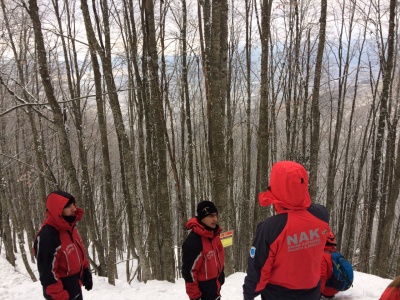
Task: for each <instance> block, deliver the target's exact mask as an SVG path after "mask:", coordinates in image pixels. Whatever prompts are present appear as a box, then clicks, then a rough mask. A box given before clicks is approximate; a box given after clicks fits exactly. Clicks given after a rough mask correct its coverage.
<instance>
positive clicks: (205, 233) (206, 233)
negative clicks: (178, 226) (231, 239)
mask: <svg viewBox="0 0 400 300" xmlns="http://www.w3.org/2000/svg"><path fill="white" fill-rule="evenodd" d="M186 228H187V229H188V230H190V229H191V230H193V231H194V232H195V233H197V234H198V235H200V236H202V237H205V238H210V239H212V238H213V237H215V236H216V235H217V234H218V233H220V232H221V228H220V227H219V226H218V225H217V227H215V230H207V229H206V228H205V227H204V225H203V224H202V223H201V222H199V220H198V219H197V218H196V217H193V218H191V219H190V220H189V221H188V222H187V223H186Z"/></svg>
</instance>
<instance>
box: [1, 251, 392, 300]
mask: <svg viewBox="0 0 400 300" xmlns="http://www.w3.org/2000/svg"><path fill="white" fill-rule="evenodd" d="M1 250H2V251H1V254H0V300H28V299H43V297H42V287H41V285H40V282H39V281H37V282H32V280H31V279H30V277H29V275H28V274H27V272H26V270H25V267H24V265H23V263H22V260H21V258H20V257H19V255H18V254H17V266H16V267H15V268H14V267H12V266H11V264H9V263H8V262H7V260H6V259H5V254H4V253H5V251H4V249H1ZM31 266H32V268H33V270H34V272H35V275H37V269H36V265H35V264H32V265H31ZM123 266H124V264H119V265H118V267H119V268H120V269H119V274H120V279H118V280H116V285H115V286H112V285H110V284H108V282H107V278H104V277H99V276H96V275H93V282H94V283H93V289H92V290H91V291H86V290H83V298H84V300H90V299H96V300H101V299H104V300H106V299H107V300H110V299H119V300H125V299H126V300H128V299H139V300H146V299H149V300H150V299H158V300H188V297H187V296H186V292H185V283H184V280H183V279H182V278H180V279H178V280H176V282H175V283H170V282H166V281H156V280H152V281H149V282H147V283H146V284H144V283H141V282H138V281H137V280H133V281H132V282H131V284H128V283H127V282H126V280H125V279H124V278H123V276H124V275H123V274H124V272H125V270H124V269H123ZM245 275H246V274H245V273H241V272H238V273H234V274H232V275H230V276H228V277H227V278H226V281H225V284H224V285H223V286H222V290H221V294H222V299H225V300H242V299H243V296H242V285H243V280H244V277H245ZM391 281H392V280H391V279H385V278H381V277H378V276H374V275H369V274H365V273H361V272H355V273H354V284H353V287H352V288H350V289H349V290H347V291H345V292H342V293H339V294H338V295H337V296H336V297H335V299H337V300H349V299H360V300H361V299H362V300H369V299H371V300H372V299H374V300H377V299H379V297H380V295H381V294H382V292H383V291H384V289H385V288H386V287H387V286H388V284H389V283H390V282H391ZM256 299H257V300H259V299H260V297H257V298H256Z"/></svg>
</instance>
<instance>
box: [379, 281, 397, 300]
mask: <svg viewBox="0 0 400 300" xmlns="http://www.w3.org/2000/svg"><path fill="white" fill-rule="evenodd" d="M379 300H400V276H397V277H396V278H395V279H394V280H393V281H392V282H391V283H390V284H389V286H388V287H387V288H386V289H385V291H384V292H383V294H382V296H381V297H380V298H379Z"/></svg>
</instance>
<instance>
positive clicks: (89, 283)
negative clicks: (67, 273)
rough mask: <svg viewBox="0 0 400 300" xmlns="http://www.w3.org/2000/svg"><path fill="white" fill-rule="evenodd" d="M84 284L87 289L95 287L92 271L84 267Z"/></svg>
mask: <svg viewBox="0 0 400 300" xmlns="http://www.w3.org/2000/svg"><path fill="white" fill-rule="evenodd" d="M82 284H83V285H84V287H85V289H86V290H87V291H90V290H91V289H92V287H93V279H92V273H91V272H90V270H89V268H86V269H83V274H82Z"/></svg>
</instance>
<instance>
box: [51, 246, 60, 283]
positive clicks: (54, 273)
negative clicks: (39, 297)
mask: <svg viewBox="0 0 400 300" xmlns="http://www.w3.org/2000/svg"><path fill="white" fill-rule="evenodd" d="M60 249H61V245H60V246H58V247H57V248H56V251H54V254H53V261H52V262H51V273H53V276H54V280H55V281H58V279H57V275H56V272H55V270H54V264H55V263H56V257H57V252H58V250H60Z"/></svg>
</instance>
